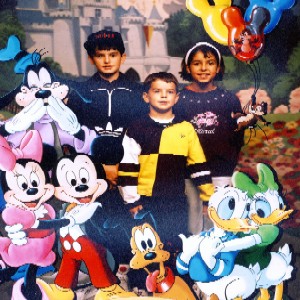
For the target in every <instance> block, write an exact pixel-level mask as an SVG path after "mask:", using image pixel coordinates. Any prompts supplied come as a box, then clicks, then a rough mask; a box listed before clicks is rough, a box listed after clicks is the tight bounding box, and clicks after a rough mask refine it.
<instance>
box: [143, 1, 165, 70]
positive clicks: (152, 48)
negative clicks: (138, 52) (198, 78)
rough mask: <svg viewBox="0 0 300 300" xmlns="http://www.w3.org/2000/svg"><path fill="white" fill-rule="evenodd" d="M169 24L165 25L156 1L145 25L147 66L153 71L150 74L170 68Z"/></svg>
mask: <svg viewBox="0 0 300 300" xmlns="http://www.w3.org/2000/svg"><path fill="white" fill-rule="evenodd" d="M167 28H168V26H167V24H164V23H163V18H162V17H161V16H160V15H159V12H158V10H157V8H156V4H155V1H153V8H152V11H151V13H150V16H149V18H148V19H147V21H146V23H145V25H144V31H145V34H146V42H147V43H146V51H145V56H146V58H145V65H146V66H148V68H149V67H150V68H151V69H152V70H151V71H149V72H152V71H153V72H158V71H167V70H168V68H169V66H170V60H169V57H168V49H167V37H166V31H167Z"/></svg>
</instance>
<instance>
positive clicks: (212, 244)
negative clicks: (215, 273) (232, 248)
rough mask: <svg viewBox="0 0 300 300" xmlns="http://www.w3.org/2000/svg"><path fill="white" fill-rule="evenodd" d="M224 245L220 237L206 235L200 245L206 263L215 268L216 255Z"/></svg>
mask: <svg viewBox="0 0 300 300" xmlns="http://www.w3.org/2000/svg"><path fill="white" fill-rule="evenodd" d="M223 247H224V245H223V243H222V242H221V240H220V239H219V238H218V237H210V236H206V237H205V238H204V239H203V240H202V241H201V243H200V245H199V251H200V253H201V257H202V259H203V260H204V262H205V263H206V265H207V266H208V267H209V268H210V269H213V268H214V266H215V265H216V262H217V260H216V258H215V256H216V255H217V254H218V253H219V252H220V251H221V249H222V248H223Z"/></svg>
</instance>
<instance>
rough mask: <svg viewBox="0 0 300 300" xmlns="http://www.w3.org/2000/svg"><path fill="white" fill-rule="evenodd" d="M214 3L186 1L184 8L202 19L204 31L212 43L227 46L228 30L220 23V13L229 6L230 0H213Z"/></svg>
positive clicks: (204, 0)
mask: <svg viewBox="0 0 300 300" xmlns="http://www.w3.org/2000/svg"><path fill="white" fill-rule="evenodd" d="M214 3H215V5H210V3H209V1H208V0H186V8H187V9H188V10H189V11H190V12H191V13H192V14H193V15H195V16H197V17H199V18H201V19H202V22H203V26H204V29H205V31H206V32H207V33H208V35H209V36H210V37H211V38H212V39H213V40H214V41H216V42H218V43H220V44H223V45H227V37H228V29H227V28H226V26H225V25H224V24H223V22H222V19H221V13H222V11H223V9H225V8H227V7H230V6H231V0H215V1H214Z"/></svg>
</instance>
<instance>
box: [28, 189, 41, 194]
mask: <svg viewBox="0 0 300 300" xmlns="http://www.w3.org/2000/svg"><path fill="white" fill-rule="evenodd" d="M37 193H38V189H37V188H30V189H28V190H27V192H26V194H27V195H36V194H37Z"/></svg>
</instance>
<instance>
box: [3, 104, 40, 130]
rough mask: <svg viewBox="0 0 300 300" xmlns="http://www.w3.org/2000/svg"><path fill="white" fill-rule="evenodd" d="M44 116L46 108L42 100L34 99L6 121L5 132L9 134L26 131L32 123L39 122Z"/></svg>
mask: <svg viewBox="0 0 300 300" xmlns="http://www.w3.org/2000/svg"><path fill="white" fill-rule="evenodd" d="M44 114H46V107H45V106H44V102H43V100H42V99H36V100H34V101H32V102H31V103H30V104H29V105H28V106H26V107H24V108H23V109H22V110H21V111H20V112H19V113H18V114H16V115H15V116H14V117H13V118H11V119H10V120H8V121H7V122H6V123H5V130H6V131H7V132H9V133H10V134H13V133H15V132H18V131H23V130H27V129H28V128H29V127H30V125H31V124H32V123H34V122H36V121H38V120H40V119H41V118H42V116H43V115H44Z"/></svg>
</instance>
